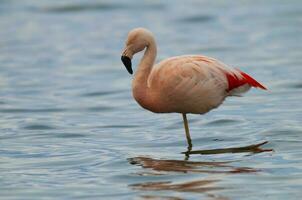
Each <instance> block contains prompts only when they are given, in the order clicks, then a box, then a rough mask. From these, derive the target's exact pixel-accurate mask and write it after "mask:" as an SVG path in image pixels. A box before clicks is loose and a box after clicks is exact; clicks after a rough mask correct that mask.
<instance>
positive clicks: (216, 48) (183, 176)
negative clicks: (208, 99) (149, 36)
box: [0, 0, 302, 200]
mask: <svg viewBox="0 0 302 200" xmlns="http://www.w3.org/2000/svg"><path fill="white" fill-rule="evenodd" d="M137 26H144V27H147V28H149V29H150V30H152V31H153V32H154V34H155V35H156V38H157V42H158V45H159V55H158V60H161V59H163V58H166V57H169V56H174V55H181V54H205V55H209V56H212V57H216V58H218V59H220V60H223V61H224V62H225V63H227V64H229V65H232V66H235V67H240V68H241V69H242V70H243V71H246V72H247V73H250V74H251V75H253V76H254V77H256V78H257V79H258V80H261V82H263V83H264V84H265V85H266V86H267V87H268V88H269V90H268V91H259V90H252V91H250V92H249V93H248V94H246V95H245V97H243V98H236V97H234V98H229V99H228V100H227V101H226V102H225V103H224V104H223V105H222V106H221V107H220V108H219V109H216V110H214V111H212V112H210V113H208V114H206V115H203V116H200V115H189V116H188V117H189V120H190V128H191V136H192V139H193V145H194V146H193V151H194V152H195V153H194V154H191V155H189V156H188V155H187V156H186V155H185V154H183V153H182V152H185V151H186V150H187V146H186V140H185V136H184V130H183V125H182V118H181V115H179V114H161V115H159V114H153V113H150V112H148V111H145V110H143V109H141V108H140V107H139V106H138V105H137V104H136V103H135V101H134V100H133V98H132V96H131V77H130V76H129V75H128V74H127V72H126V70H125V69H124V67H123V65H122V63H121V62H120V53H121V50H122V48H123V45H124V39H125V37H126V34H127V32H128V31H129V30H130V29H131V28H134V27H137ZM0 27H1V28H0V115H1V118H0V158H1V159H0V185H1V187H0V196H1V199H41V197H44V199H53V198H56V199H57V198H60V199H176V200H178V199H213V200H214V199H216V200H218V199H219V200H227V199H248V200H252V199H274V200H275V199H280V200H281V199H288V200H292V199H300V197H301V195H302V192H301V191H302V149H301V142H302V125H301V121H302V107H301V100H302V94H301V92H302V79H301V73H302V68H301V65H302V60H301V51H302V2H301V1H297V0H296V1H295V0H290V1H281V0H280V1H272V0H268V1H265V2H264V1H228V2H226V1H222V0H221V1H215V2H213V1H209V0H208V1H186V3H185V4H183V3H182V1H164V2H163V1H141V2H138V1H127V3H126V2H124V1H84V0H77V1H72V2H70V1H67V0H64V1H60V2H57V1H56V2H55V1H51V0H44V1H34V0H32V1H29V0H25V1H17V0H12V1H8V0H1V1H0ZM139 57H140V56H136V58H135V61H134V63H137V62H138V59H139ZM264 141H267V142H268V143H266V144H264V145H262V146H260V147H258V146H252V148H251V147H248V148H241V149H240V148H239V149H236V147H245V146H249V145H256V144H259V143H261V142H264ZM230 148H231V149H230ZM233 148H235V150H234V149H233ZM211 149H216V150H214V151H213V150H212V151H209V150H211ZM217 149H218V150H217ZM271 149H273V151H271ZM199 150H202V151H199ZM200 153H202V154H200Z"/></svg>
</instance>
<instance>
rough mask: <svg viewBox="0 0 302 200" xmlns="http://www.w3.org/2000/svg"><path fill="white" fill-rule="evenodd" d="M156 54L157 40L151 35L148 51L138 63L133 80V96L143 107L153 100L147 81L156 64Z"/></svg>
mask: <svg viewBox="0 0 302 200" xmlns="http://www.w3.org/2000/svg"><path fill="white" fill-rule="evenodd" d="M156 54H157V48H156V42H155V40H154V38H153V37H150V39H149V41H148V45H147V48H146V51H145V53H144V56H143V57H142V59H141V61H140V63H139V65H138V69H137V70H136V72H135V76H134V79H133V82H132V91H133V96H134V98H135V99H136V101H137V102H138V103H139V104H140V105H141V106H142V107H146V106H148V104H149V103H150V100H151V96H150V95H151V94H150V93H149V92H148V90H149V87H148V84H147V81H148V77H149V75H150V72H151V70H152V67H153V65H154V62H155V58H156Z"/></svg>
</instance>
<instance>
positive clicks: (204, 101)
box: [122, 28, 266, 138]
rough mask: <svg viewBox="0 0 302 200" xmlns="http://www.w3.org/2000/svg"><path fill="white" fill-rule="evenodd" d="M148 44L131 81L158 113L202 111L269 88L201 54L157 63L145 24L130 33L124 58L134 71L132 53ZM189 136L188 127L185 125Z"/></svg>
mask: <svg viewBox="0 0 302 200" xmlns="http://www.w3.org/2000/svg"><path fill="white" fill-rule="evenodd" d="M145 48H146V51H145V53H144V56H143V58H142V59H141V62H140V64H139V66H138V69H137V70H136V73H135V76H134V79H133V81H132V93H133V97H134V98H135V100H136V101H137V102H138V103H139V104H140V105H141V106H142V107H143V108H145V109H147V110H150V111H152V112H156V113H170V112H176V113H182V114H183V117H184V122H185V127H186V114H187V113H194V114H203V113H206V112H208V111H210V110H211V109H213V108H216V107H218V106H219V105H220V104H221V103H222V102H223V101H224V99H225V98H226V97H228V96H238V95H240V94H241V93H243V92H246V91H248V90H249V89H250V88H251V87H256V88H260V89H266V88H265V87H264V86H263V85H262V84H260V83H259V82H257V81H256V80H255V79H254V78H252V77H251V76H249V75H248V74H246V73H244V72H242V71H240V70H238V69H232V68H229V67H228V66H226V65H225V64H223V63H222V62H220V61H218V60H216V59H214V58H210V57H207V56H202V55H185V56H177V57H171V58H168V59H165V60H163V61H161V62H159V63H157V64H155V65H154V61H155V58H156V53H157V48H156V42H155V39H154V36H153V34H152V33H151V32H150V31H148V30H146V29H143V28H137V29H134V30H132V31H131V32H130V33H129V34H128V38H127V41H126V47H125V49H124V51H123V54H122V61H123V63H124V64H125V66H126V68H127V70H128V72H129V73H132V66H131V59H132V57H133V55H134V54H135V53H137V52H139V51H142V50H144V49H145ZM186 133H187V138H188V137H189V136H188V135H189V130H188V127H186Z"/></svg>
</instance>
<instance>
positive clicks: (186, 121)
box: [182, 113, 193, 152]
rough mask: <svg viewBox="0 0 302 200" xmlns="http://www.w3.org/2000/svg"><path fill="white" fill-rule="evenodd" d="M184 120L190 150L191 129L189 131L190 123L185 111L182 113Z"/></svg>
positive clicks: (189, 149)
mask: <svg viewBox="0 0 302 200" xmlns="http://www.w3.org/2000/svg"><path fill="white" fill-rule="evenodd" d="M182 117H183V121H184V127H185V131H186V137H187V142H188V152H190V151H191V150H192V146H193V145H192V140H191V136H190V131H189V125H188V120H187V115H186V114H185V113H182Z"/></svg>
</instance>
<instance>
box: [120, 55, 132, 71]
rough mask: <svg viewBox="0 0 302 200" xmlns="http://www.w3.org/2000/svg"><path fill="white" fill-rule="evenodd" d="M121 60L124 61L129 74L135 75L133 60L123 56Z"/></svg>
mask: <svg viewBox="0 0 302 200" xmlns="http://www.w3.org/2000/svg"><path fill="white" fill-rule="evenodd" d="M121 60H122V62H123V64H124V65H125V67H126V69H127V71H128V72H129V74H133V70H132V63H131V59H130V58H129V57H127V56H122V57H121Z"/></svg>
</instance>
